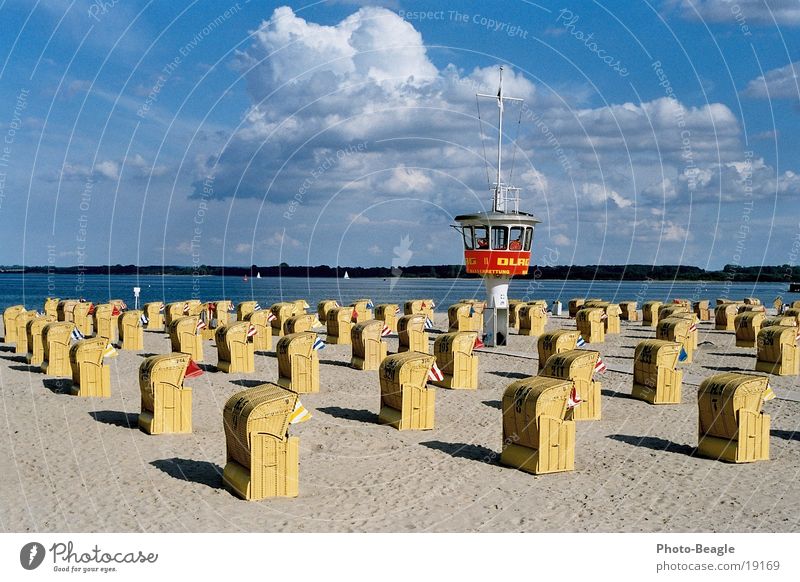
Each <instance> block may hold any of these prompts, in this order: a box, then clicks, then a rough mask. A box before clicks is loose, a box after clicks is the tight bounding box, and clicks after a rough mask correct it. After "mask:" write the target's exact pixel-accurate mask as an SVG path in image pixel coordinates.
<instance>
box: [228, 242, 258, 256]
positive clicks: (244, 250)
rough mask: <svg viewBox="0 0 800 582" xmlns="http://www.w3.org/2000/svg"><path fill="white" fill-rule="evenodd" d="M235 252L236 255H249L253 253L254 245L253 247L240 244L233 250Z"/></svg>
mask: <svg viewBox="0 0 800 582" xmlns="http://www.w3.org/2000/svg"><path fill="white" fill-rule="evenodd" d="M233 250H234V251H235V252H236V253H238V254H240V255H243V254H246V253H249V252H251V251H252V250H253V245H251V244H248V243H238V244H237V245H236V246H235V247H234V248H233Z"/></svg>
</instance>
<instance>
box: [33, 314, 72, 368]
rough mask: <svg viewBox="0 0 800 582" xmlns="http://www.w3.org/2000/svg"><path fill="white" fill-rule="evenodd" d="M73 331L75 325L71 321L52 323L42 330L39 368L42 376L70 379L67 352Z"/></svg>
mask: <svg viewBox="0 0 800 582" xmlns="http://www.w3.org/2000/svg"><path fill="white" fill-rule="evenodd" d="M34 321H35V320H34ZM73 329H75V324H73V323H72V322H71V321H54V322H52V323H48V324H46V325H45V326H44V328H43V329H42V348H43V351H42V363H41V365H40V368H41V370H42V372H43V373H44V374H47V375H48V376H57V377H61V378H71V377H72V366H71V365H70V362H69V350H70V338H71V336H72V330H73Z"/></svg>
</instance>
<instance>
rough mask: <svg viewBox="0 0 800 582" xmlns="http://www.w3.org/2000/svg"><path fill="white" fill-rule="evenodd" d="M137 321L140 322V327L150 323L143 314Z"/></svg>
mask: <svg viewBox="0 0 800 582" xmlns="http://www.w3.org/2000/svg"><path fill="white" fill-rule="evenodd" d="M139 321H140V322H141V324H142V325H147V324H148V323H150V320H149V319H147V316H146V315H145V314H144V313H142V314H141V315H140V316H139Z"/></svg>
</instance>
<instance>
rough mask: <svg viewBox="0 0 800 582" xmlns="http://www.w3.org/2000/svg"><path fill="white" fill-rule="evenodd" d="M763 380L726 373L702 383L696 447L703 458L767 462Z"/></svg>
mask: <svg viewBox="0 0 800 582" xmlns="http://www.w3.org/2000/svg"><path fill="white" fill-rule="evenodd" d="M769 391H770V390H769V383H768V382H767V377H766V376H755V375H752V374H740V373H734V372H725V373H722V374H715V375H713V376H711V377H709V378H706V379H705V380H703V382H702V383H701V384H700V388H698V390H697V408H698V420H699V422H698V425H699V427H698V433H699V439H698V445H697V452H698V454H699V455H701V456H703V457H708V458H711V459H717V460H721V461H729V462H732V463H750V462H753V461H765V460H768V459H769V425H770V418H769V415H767V414H764V413H763V412H762V407H763V404H764V399H765V397H767V394H768V393H769Z"/></svg>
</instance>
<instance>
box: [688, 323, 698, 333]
mask: <svg viewBox="0 0 800 582" xmlns="http://www.w3.org/2000/svg"><path fill="white" fill-rule="evenodd" d="M696 331H697V324H696V323H693V324H692V325H690V326H689V333H694V332H696Z"/></svg>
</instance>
